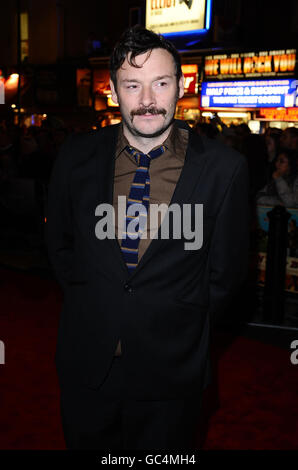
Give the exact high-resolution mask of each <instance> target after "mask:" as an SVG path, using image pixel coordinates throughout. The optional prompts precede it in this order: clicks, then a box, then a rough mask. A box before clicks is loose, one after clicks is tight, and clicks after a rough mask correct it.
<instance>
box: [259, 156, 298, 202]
mask: <svg viewBox="0 0 298 470" xmlns="http://www.w3.org/2000/svg"><path fill="white" fill-rule="evenodd" d="M256 200H257V203H258V204H265V205H283V206H286V207H292V208H295V207H298V174H297V152H296V151H294V150H288V149H282V150H280V153H279V155H278V156H277V159H276V161H275V170H274V171H273V173H272V180H271V181H270V182H269V183H268V184H267V185H265V187H264V188H263V189H261V190H260V191H259V192H258V193H257V196H256Z"/></svg>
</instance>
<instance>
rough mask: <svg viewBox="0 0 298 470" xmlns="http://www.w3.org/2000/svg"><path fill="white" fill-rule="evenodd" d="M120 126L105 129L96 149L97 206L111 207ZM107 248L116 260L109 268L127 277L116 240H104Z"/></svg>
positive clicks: (126, 270)
mask: <svg viewBox="0 0 298 470" xmlns="http://www.w3.org/2000/svg"><path fill="white" fill-rule="evenodd" d="M119 129H120V124H116V125H114V126H111V127H109V128H107V129H106V135H105V137H104V139H103V141H101V142H100V143H99V144H98V146H97V149H96V152H97V171H96V173H97V177H98V195H97V200H98V204H101V203H106V204H110V205H113V193H114V171H115V152H116V144H117V138H118V133H119ZM106 243H107V246H108V247H109V248H110V250H111V255H112V256H113V257H114V259H115V260H116V263H114V262H113V261H112V262H110V263H109V265H110V267H111V268H113V267H115V269H114V271H115V273H117V274H118V276H119V267H120V269H121V272H122V274H124V275H125V277H128V274H129V273H128V269H127V267H126V264H125V261H124V258H123V256H122V252H121V249H120V245H119V242H118V240H117V238H113V239H106Z"/></svg>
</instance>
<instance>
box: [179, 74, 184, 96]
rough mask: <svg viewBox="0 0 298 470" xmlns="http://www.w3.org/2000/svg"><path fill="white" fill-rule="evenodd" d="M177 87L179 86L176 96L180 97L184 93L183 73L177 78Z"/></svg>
mask: <svg viewBox="0 0 298 470" xmlns="http://www.w3.org/2000/svg"><path fill="white" fill-rule="evenodd" d="M178 88H179V93H178V96H179V99H180V98H182V96H183V95H184V75H183V74H182V75H181V77H180V78H179V83H178Z"/></svg>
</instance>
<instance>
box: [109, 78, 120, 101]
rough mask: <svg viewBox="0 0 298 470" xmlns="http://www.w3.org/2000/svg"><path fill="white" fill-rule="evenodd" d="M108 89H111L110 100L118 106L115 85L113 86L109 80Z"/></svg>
mask: <svg viewBox="0 0 298 470" xmlns="http://www.w3.org/2000/svg"><path fill="white" fill-rule="evenodd" d="M110 88H111V92H112V100H113V101H114V103H115V104H119V102H118V96H117V93H116V89H115V85H114V82H113V81H112V80H111V79H110Z"/></svg>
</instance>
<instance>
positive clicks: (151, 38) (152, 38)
mask: <svg viewBox="0 0 298 470" xmlns="http://www.w3.org/2000/svg"><path fill="white" fill-rule="evenodd" d="M153 49H165V50H166V51H168V52H169V53H170V54H171V56H172V57H173V59H174V63H175V66H176V77H177V82H178V81H179V79H180V77H181V76H182V70H181V59H180V56H179V53H178V51H177V49H176V48H175V46H174V45H173V44H172V43H171V42H170V41H168V40H167V39H165V38H164V37H163V36H161V35H160V34H156V33H154V32H153V31H149V30H148V29H145V28H144V27H143V26H139V25H137V26H133V27H132V28H129V29H127V30H126V31H125V32H124V34H123V35H122V37H121V38H120V41H119V42H118V43H117V44H116V46H115V48H114V50H113V52H112V55H111V57H110V73H111V80H112V82H113V83H114V86H115V88H116V85H117V78H116V72H117V70H118V69H120V67H121V66H122V64H123V62H124V61H125V59H126V58H127V60H128V63H129V64H130V65H131V66H133V67H138V68H140V66H138V65H137V64H136V62H135V58H136V57H137V56H138V55H140V54H144V53H145V52H148V53H149V54H150V53H151V51H152V50H153ZM129 53H131V54H130V56H129V57H128V54H129Z"/></svg>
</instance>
